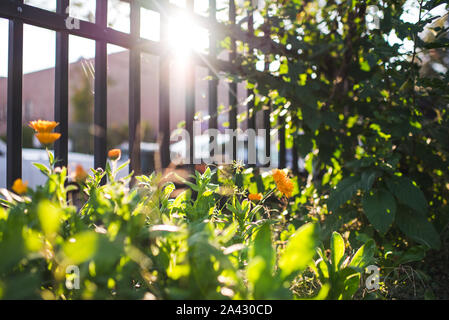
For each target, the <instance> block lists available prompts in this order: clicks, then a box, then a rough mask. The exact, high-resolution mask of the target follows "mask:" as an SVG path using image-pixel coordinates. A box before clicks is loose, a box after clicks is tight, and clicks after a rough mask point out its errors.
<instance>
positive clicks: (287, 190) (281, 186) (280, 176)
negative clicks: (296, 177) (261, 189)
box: [273, 169, 294, 198]
mask: <svg viewBox="0 0 449 320" xmlns="http://www.w3.org/2000/svg"><path fill="white" fill-rule="evenodd" d="M273 179H274V182H275V183H276V187H277V188H278V190H279V191H280V192H281V193H282V194H284V195H285V196H286V197H287V198H290V197H291V196H292V192H293V188H294V184H293V182H292V180H290V178H289V177H287V174H286V173H285V171H283V170H279V169H274V170H273Z"/></svg>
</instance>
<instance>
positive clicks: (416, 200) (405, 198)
mask: <svg viewBox="0 0 449 320" xmlns="http://www.w3.org/2000/svg"><path fill="white" fill-rule="evenodd" d="M386 182H387V186H388V189H390V191H391V192H392V193H393V194H394V195H395V196H396V198H397V199H398V201H399V202H400V203H402V204H404V205H406V206H408V207H410V208H412V209H414V210H416V211H418V212H420V213H421V214H423V215H425V214H426V213H427V200H426V197H425V196H424V194H423V192H422V191H421V189H419V187H418V186H416V185H414V184H413V182H412V180H410V179H408V178H406V177H397V176H394V177H392V178H388V179H387V180H386Z"/></svg>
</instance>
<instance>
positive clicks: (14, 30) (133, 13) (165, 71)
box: [0, 0, 285, 187]
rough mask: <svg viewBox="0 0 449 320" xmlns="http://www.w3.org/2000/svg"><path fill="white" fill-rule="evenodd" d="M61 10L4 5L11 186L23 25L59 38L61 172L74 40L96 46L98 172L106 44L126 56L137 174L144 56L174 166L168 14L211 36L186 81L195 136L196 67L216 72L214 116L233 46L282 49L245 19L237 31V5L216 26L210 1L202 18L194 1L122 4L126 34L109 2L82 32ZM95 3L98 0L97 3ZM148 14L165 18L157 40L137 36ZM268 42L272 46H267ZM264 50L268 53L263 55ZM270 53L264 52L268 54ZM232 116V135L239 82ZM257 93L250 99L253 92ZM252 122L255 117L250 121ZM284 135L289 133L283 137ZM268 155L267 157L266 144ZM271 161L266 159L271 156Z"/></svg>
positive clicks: (0, 12)
mask: <svg viewBox="0 0 449 320" xmlns="http://www.w3.org/2000/svg"><path fill="white" fill-rule="evenodd" d="M56 1H57V10H56V12H51V11H48V10H44V9H40V8H37V7H34V6H31V5H26V4H24V3H23V0H1V1H0V17H1V18H6V19H8V20H9V58H8V93H7V94H8V97H7V186H8V187H10V186H11V185H12V184H13V182H14V180H15V179H17V178H20V177H21V174H22V167H21V166H22V165H21V164H22V76H23V69H22V68H23V25H24V24H30V25H34V26H38V27H42V28H46V29H49V30H53V31H55V32H56V61H55V104H54V107H55V113H54V114H55V119H54V120H55V121H57V122H59V126H58V127H57V131H58V132H60V133H61V138H60V139H59V140H58V141H57V142H56V144H55V156H56V158H57V159H59V163H58V164H59V165H61V166H66V165H67V161H68V127H69V123H68V119H69V112H68V105H69V93H68V91H69V89H68V77H69V75H68V73H69V68H68V66H69V58H68V56H69V54H68V53H69V45H68V44H69V35H76V36H79V37H83V38H88V39H92V40H95V43H96V51H95V83H94V86H95V102H94V127H95V137H94V165H95V167H96V168H99V167H102V168H104V167H105V164H106V154H107V150H106V148H107V147H106V146H107V144H106V131H107V45H108V44H114V45H117V46H121V47H123V48H126V49H128V50H129V52H130V54H129V152H130V159H131V163H130V170H134V171H135V172H136V173H139V172H140V171H141V170H140V169H141V165H140V141H141V137H140V130H139V128H140V123H141V111H140V105H141V101H140V93H141V89H142V88H141V79H140V78H141V54H142V53H149V54H152V55H155V56H159V61H160V62H159V63H160V68H159V83H160V85H159V128H160V129H159V131H160V132H161V134H162V137H161V139H160V142H161V150H160V155H161V164H162V166H163V167H167V166H168V165H169V164H170V151H169V139H170V124H169V122H170V121H169V120H170V117H169V113H170V110H169V105H170V94H169V92H170V79H169V69H170V59H171V57H170V56H169V55H167V50H165V48H166V47H167V46H168V44H167V37H168V17H169V15H170V14H173V13H179V12H180V11H187V13H188V14H189V15H191V16H192V18H193V19H194V20H195V23H197V24H198V25H199V26H200V27H202V28H205V29H208V30H209V31H210V42H209V43H210V46H209V52H208V54H201V53H195V54H193V55H192V56H191V63H190V64H189V67H188V70H187V78H186V84H187V86H186V88H187V90H186V115H185V120H186V122H185V123H186V129H187V131H189V133H191V135H190V136H191V137H192V136H193V135H192V130H193V127H192V126H193V121H194V115H195V81H193V79H194V77H195V68H196V66H202V67H207V68H209V69H210V70H211V72H210V75H211V77H212V79H211V80H209V86H208V90H209V101H208V103H209V107H208V108H209V114H210V115H215V114H217V104H218V101H217V100H218V92H217V87H218V78H217V76H216V74H215V72H214V71H212V67H211V66H213V69H214V70H215V71H217V70H218V71H221V72H234V73H235V72H238V70H239V69H240V68H239V66H238V65H236V64H235V58H236V57H237V50H236V41H242V42H243V43H247V44H248V45H249V48H250V49H251V50H253V49H256V48H258V49H259V50H261V51H262V53H263V50H268V51H269V50H270V49H267V48H268V47H269V46H273V47H276V46H278V44H277V43H276V42H274V41H272V40H270V38H269V37H267V34H265V36H264V37H256V36H254V32H253V22H254V19H253V16H252V13H251V12H249V13H248V15H249V16H248V28H247V30H243V29H242V28H240V27H239V26H238V25H237V24H236V5H235V1H234V0H229V23H228V24H224V23H219V22H218V21H217V19H216V13H217V7H216V1H215V0H209V16H208V17H205V16H202V15H200V14H197V13H195V12H194V1H193V0H187V7H186V8H180V7H178V6H176V5H173V4H171V3H169V1H168V0H163V1H156V0H122V1H125V2H128V3H130V24H131V25H130V33H129V34H128V33H124V32H120V31H117V30H114V29H112V28H108V26H107V21H108V18H107V13H108V1H107V0H96V12H95V23H92V22H88V21H82V20H81V21H80V28H79V29H75V28H73V29H68V28H67V27H66V19H67V18H68V14H67V13H66V9H67V8H68V6H69V5H70V0H56ZM92 1H93V0H92ZM141 8H145V9H149V10H153V11H157V12H159V13H160V41H152V40H148V39H145V38H142V37H141V36H140V28H141V27H140V11H141V10H140V9H141ZM226 36H229V37H230V38H231V51H230V55H229V60H228V61H224V60H220V59H218V58H217V52H218V41H219V39H222V38H224V37H226ZM267 41H268V44H267ZM264 48H265V49H264ZM268 51H267V52H268ZM229 92H230V94H229V104H230V106H231V107H232V108H231V109H230V110H231V111H230V112H229V123H230V128H231V129H236V128H237V108H236V106H237V103H238V102H237V98H236V94H235V93H236V92H237V83H236V82H233V83H230V85H229ZM248 94H252V92H251V91H250V92H248ZM252 108H253V102H250V103H249V104H248V111H249V112H248V115H249V116H248V128H255V127H256V121H255V112H252V110H251V109H252ZM250 115H252V116H250ZM263 126H264V129H270V110H266V111H264V120H263ZM209 128H217V117H214V116H211V117H210V119H209ZM281 131H282V132H284V133H283V134H285V131H284V130H281ZM267 142H268V143H267V145H266V146H267V148H266V152H267V151H268V152H269V149H270V148H269V147H268V146H269V145H270V142H269V140H268V141H267ZM280 142H281V146H280V156H281V159H279V163H280V164H282V165H285V137H282V138H281V139H280ZM235 148H236V144H235V143H234V150H233V158H234V159H235V158H236V150H235ZM193 150H194V146H193V143H191V149H190V156H191V157H193ZM267 155H269V154H267Z"/></svg>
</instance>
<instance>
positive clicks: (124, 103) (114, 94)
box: [0, 51, 246, 139]
mask: <svg viewBox="0 0 449 320" xmlns="http://www.w3.org/2000/svg"><path fill="white" fill-rule="evenodd" d="M183 69H184V67H183V64H182V63H180V62H176V61H174V62H173V64H172V66H171V72H170V73H171V74H170V76H171V77H170V78H171V81H170V127H171V129H172V130H174V129H175V128H176V127H177V125H178V123H179V122H181V121H183V120H185V77H184V72H183ZM94 70H95V66H94V59H84V58H80V59H79V60H78V61H77V62H74V63H71V64H70V66H69V126H70V125H71V124H74V123H75V122H76V121H75V120H76V119H74V108H75V105H74V101H73V97H74V95H75V94H77V93H78V94H79V93H80V90H83V89H82V88H83V84H84V82H85V81H89V82H90V84H89V85H90V88H91V90H90V92H84V94H85V95H90V96H91V99H86V100H91V101H92V104H93V95H94V92H93V81H94V77H95V71H94ZM207 76H208V70H207V69H206V68H202V67H197V68H196V112H201V114H202V115H203V116H205V115H207V114H208V80H207V79H206V77H207ZM54 82H55V70H54V68H51V69H45V70H40V71H36V72H32V73H27V74H25V75H24V76H23V123H24V125H26V123H27V122H28V121H30V120H35V119H46V120H52V119H54V84H55V83H54ZM141 82H142V93H141V113H142V121H144V122H147V123H148V124H149V126H150V128H151V130H152V132H154V135H155V136H154V139H156V135H157V132H158V130H159V58H158V57H156V56H150V55H146V54H143V55H142V73H141ZM128 92H129V54H128V52H127V51H123V52H119V53H114V54H110V55H109V56H108V126H121V125H127V124H128V105H129V102H128V100H129V95H128ZM228 96H229V92H228V85H227V83H226V82H225V81H224V80H220V84H219V90H218V105H223V106H226V107H227V106H228V101H229V97H228ZM237 96H238V101H239V103H240V104H241V106H240V109H239V110H240V112H243V111H244V110H246V107H245V106H243V103H244V101H245V99H246V89H245V85H244V84H243V83H242V84H239V89H238V93H237ZM86 103H87V102H86ZM78 104H79V102H78ZM6 105H7V78H4V77H1V78H0V136H5V135H6ZM90 108H92V107H90ZM86 110H88V106H86ZM227 121H228V113H226V112H224V113H223V114H222V115H221V116H220V117H219V119H218V123H219V127H220V128H221V129H223V127H221V124H222V123H224V122H227ZM92 122H93V118H92V119H91V123H92ZM207 125H208V121H207V120H205V121H204V126H203V128H204V129H206V128H207ZM245 126H246V125H245V124H244V123H242V128H245Z"/></svg>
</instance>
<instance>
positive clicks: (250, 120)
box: [247, 1, 257, 166]
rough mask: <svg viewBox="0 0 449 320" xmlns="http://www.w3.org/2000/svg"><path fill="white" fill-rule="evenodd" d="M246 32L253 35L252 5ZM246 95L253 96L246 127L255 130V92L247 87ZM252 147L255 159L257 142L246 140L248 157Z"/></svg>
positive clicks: (251, 46)
mask: <svg viewBox="0 0 449 320" xmlns="http://www.w3.org/2000/svg"><path fill="white" fill-rule="evenodd" d="M253 2H254V1H252V2H251V3H253ZM248 33H249V34H250V35H251V36H254V7H253V5H252V8H250V11H249V12H248ZM248 45H249V55H252V54H253V53H254V47H253V45H252V44H251V43H249V44H248ZM247 95H248V97H250V96H251V95H252V96H253V98H252V99H251V100H250V101H248V106H247V110H248V111H247V112H248V129H250V130H256V111H255V110H254V99H255V96H254V95H255V93H254V90H253V89H249V90H248V91H247ZM250 137H251V135H248V139H250ZM255 139H256V137H254V139H253V140H255ZM251 147H252V148H254V150H253V151H254V152H256V160H257V144H256V141H251V143H250V141H249V140H248V159H249V152H250V151H251V149H250V148H251ZM255 165H256V163H251V164H249V166H255Z"/></svg>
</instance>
